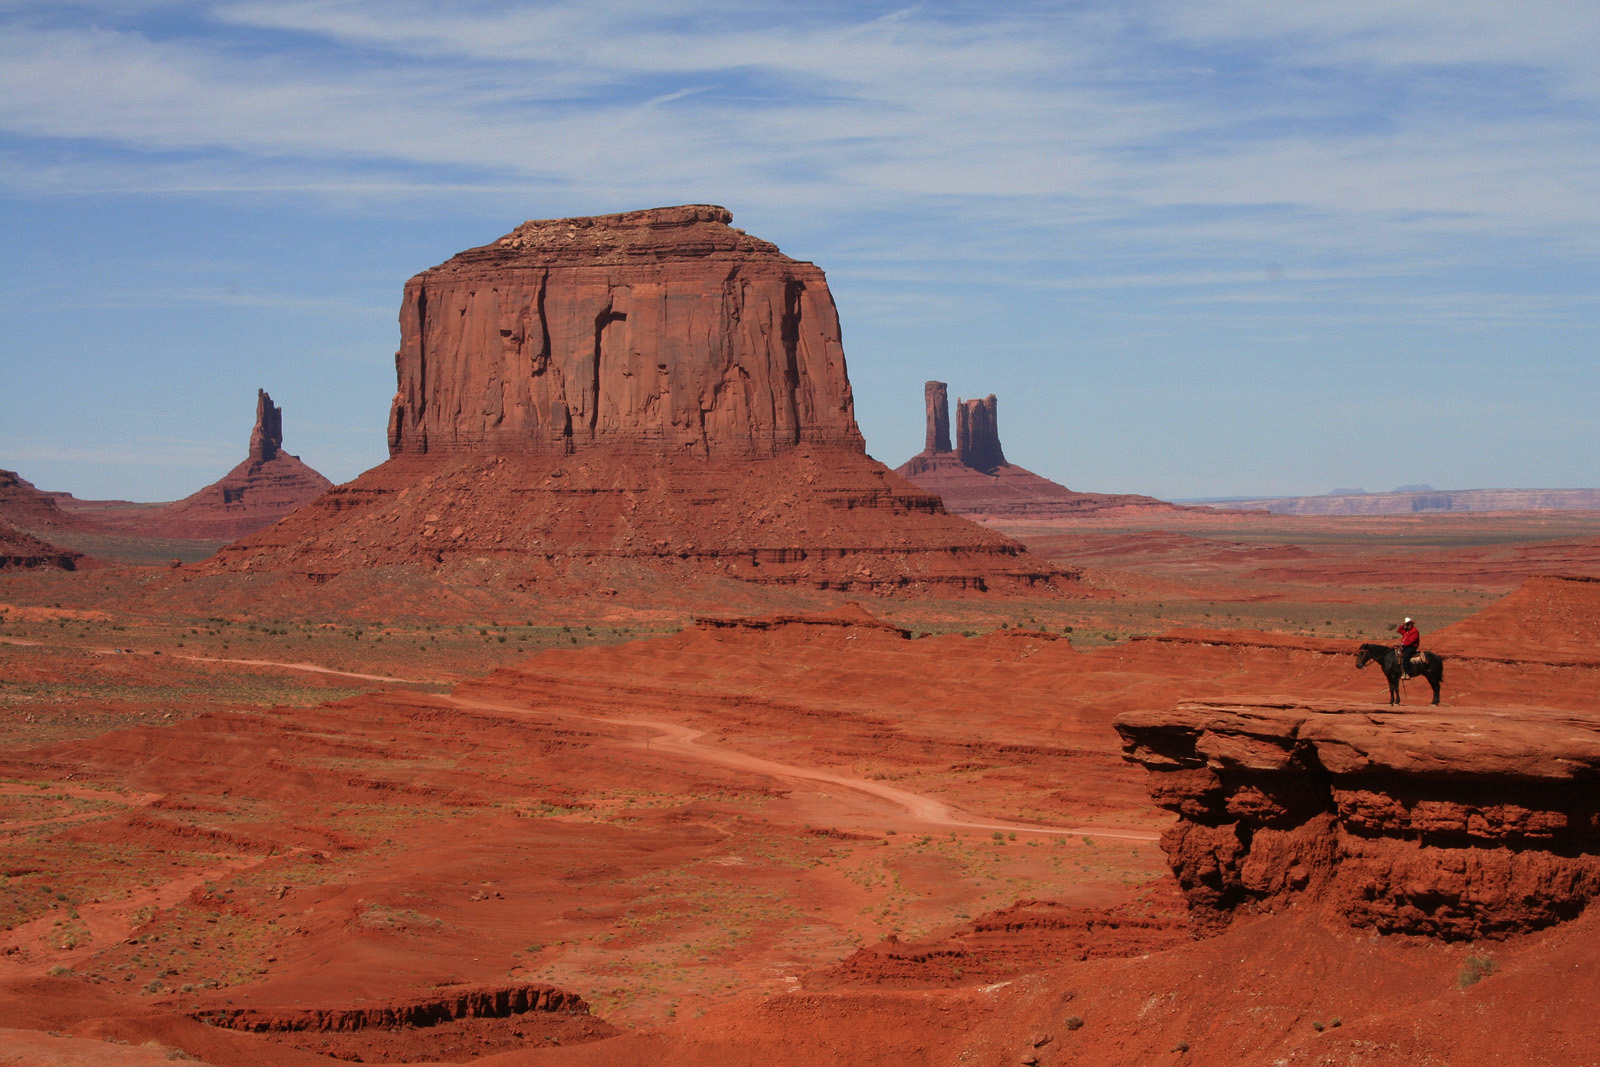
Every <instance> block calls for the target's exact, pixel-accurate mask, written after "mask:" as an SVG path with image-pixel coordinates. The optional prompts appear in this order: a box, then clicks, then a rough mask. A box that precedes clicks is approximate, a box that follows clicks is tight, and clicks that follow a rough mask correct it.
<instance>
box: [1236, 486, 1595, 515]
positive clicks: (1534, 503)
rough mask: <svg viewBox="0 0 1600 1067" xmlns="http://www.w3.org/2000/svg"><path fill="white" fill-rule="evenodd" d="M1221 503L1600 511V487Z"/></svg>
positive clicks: (1364, 511)
mask: <svg viewBox="0 0 1600 1067" xmlns="http://www.w3.org/2000/svg"><path fill="white" fill-rule="evenodd" d="M1211 506H1212V507H1217V508H1226V509H1230V510H1231V509H1236V508H1237V509H1244V510H1249V511H1261V510H1266V511H1270V512H1272V513H1274V514H1277V515H1413V514H1424V513H1436V512H1445V511H1567V510H1577V511H1600V489H1413V488H1410V487H1406V486H1402V487H1401V488H1399V489H1396V490H1395V491H1394V492H1392V493H1368V492H1364V491H1363V490H1360V489H1336V490H1334V491H1333V492H1331V493H1326V494H1324V495H1322V496H1291V497H1263V498H1261V499H1257V500H1227V501H1218V502H1215V503H1213V504H1212V505H1211Z"/></svg>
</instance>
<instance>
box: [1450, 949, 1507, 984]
mask: <svg viewBox="0 0 1600 1067" xmlns="http://www.w3.org/2000/svg"><path fill="white" fill-rule="evenodd" d="M1499 969H1500V965H1499V964H1498V963H1496V962H1495V959H1494V957H1493V956H1486V955H1483V954H1481V953H1474V954H1472V955H1471V956H1468V957H1467V960H1466V962H1465V963H1463V964H1462V965H1461V973H1460V974H1459V975H1457V976H1456V988H1457V989H1465V988H1467V986H1469V985H1476V984H1477V983H1478V982H1480V981H1482V980H1483V979H1485V978H1487V977H1489V976H1490V975H1491V974H1493V973H1494V972H1495V971H1497V970H1499Z"/></svg>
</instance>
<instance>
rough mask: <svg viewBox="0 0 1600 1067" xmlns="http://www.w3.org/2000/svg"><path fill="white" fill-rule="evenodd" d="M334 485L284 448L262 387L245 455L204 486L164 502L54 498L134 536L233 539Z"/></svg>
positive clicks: (277, 411) (279, 417)
mask: <svg viewBox="0 0 1600 1067" xmlns="http://www.w3.org/2000/svg"><path fill="white" fill-rule="evenodd" d="M332 486H333V483H332V482H331V481H329V480H328V479H327V478H324V477H323V476H322V475H321V474H318V473H317V472H316V471H314V470H312V469H311V468H310V467H308V466H307V465H306V464H304V463H302V462H301V461H300V458H299V457H298V456H291V455H290V454H289V453H287V452H285V451H283V409H282V408H280V407H278V406H277V405H276V404H274V403H273V402H272V397H271V396H269V395H267V391H266V390H265V389H257V390H256V421H255V425H254V426H253V427H251V430H250V452H249V455H247V456H246V457H245V458H244V460H243V461H242V462H240V463H239V465H238V466H236V467H234V468H233V469H232V470H231V471H229V472H228V473H227V474H225V475H223V476H222V478H221V479H220V480H218V481H215V482H213V483H211V484H210V485H208V486H206V487H205V488H204V489H201V490H199V491H198V492H195V493H191V494H190V495H188V496H186V497H184V498H183V499H182V500H176V501H173V502H172V503H170V504H166V505H152V504H132V503H128V502H127V501H120V500H115V501H113V500H77V499H75V498H73V497H71V496H69V495H66V494H61V495H58V496H57V499H58V500H60V501H61V504H62V506H63V507H64V508H65V509H67V510H69V511H70V512H73V513H75V514H76V515H78V516H80V517H81V518H83V519H85V520H89V521H92V522H93V523H94V524H95V525H96V526H98V527H102V528H104V529H109V530H115V531H120V532H123V533H128V534H133V535H134V536H138V537H152V538H174V539H178V540H198V541H234V540H237V539H239V538H241V537H244V536H245V535H247V534H252V533H255V532H256V531H257V530H260V529H263V528H265V527H267V526H271V525H272V524H273V523H275V522H277V521H278V520H279V519H282V518H283V517H284V516H285V515H288V514H289V513H290V512H293V511H294V510H296V509H297V508H300V507H301V506H303V505H304V504H306V503H307V502H308V501H311V500H314V499H316V498H317V497H319V496H321V495H322V494H323V493H324V492H325V491H327V490H328V489H329V488H331V487H332Z"/></svg>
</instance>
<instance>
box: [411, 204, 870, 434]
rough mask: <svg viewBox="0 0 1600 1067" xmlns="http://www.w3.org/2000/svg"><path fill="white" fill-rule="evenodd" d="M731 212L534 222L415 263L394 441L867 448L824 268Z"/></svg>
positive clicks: (698, 209) (709, 209) (658, 212)
mask: <svg viewBox="0 0 1600 1067" xmlns="http://www.w3.org/2000/svg"><path fill="white" fill-rule="evenodd" d="M732 219H733V216H732V215H731V214H730V213H729V212H728V210H727V209H726V208H721V207H714V206H710V205H704V204H699V205H688V206H684V207H673V208H657V209H653V210H648V211H632V212H628V213H625V214H621V215H604V216H598V217H593V218H574V219H552V220H542V221H530V222H525V223H523V224H522V225H521V226H519V227H517V228H516V229H515V230H513V231H512V232H511V233H509V234H507V235H506V236H504V237H502V238H500V239H499V240H498V241H495V242H494V243H492V244H489V245H485V246H483V247H481V248H474V249H470V250H468V251H466V252H462V253H461V254H460V255H457V256H455V257H453V258H452V259H450V260H449V261H447V262H445V263H443V264H441V265H439V266H437V267H434V268H433V269H431V270H427V271H423V272H422V273H421V274H418V275H417V276H416V277H414V278H412V279H411V280H410V281H409V282H407V283H406V287H405V296H404V299H403V301H402V304H401V309H400V350H399V352H398V353H397V354H396V356H395V369H396V376H397V377H398V379H399V390H398V392H397V393H396V394H395V398H394V402H393V405H392V407H391V411H390V416H389V452H390V455H421V454H424V453H432V454H439V453H458V452H473V453H483V452H494V453H501V454H505V453H518V452H526V453H553V454H558V455H559V454H571V453H573V452H575V451H577V450H579V449H582V448H587V447H592V446H598V445H605V446H609V447H610V448H611V449H613V450H626V451H638V452H645V453H649V454H660V453H681V452H684V451H688V452H692V453H694V454H697V455H711V454H718V455H735V456H769V455H773V454H775V453H778V452H782V451H786V450H790V449H793V448H796V447H798V446H800V445H802V444H806V445H812V446H816V445H826V446H834V447H838V448H843V449H847V450H851V451H855V452H862V451H864V445H863V442H862V438H861V432H860V431H859V430H858V429H857V428H856V421H855V412H854V402H853V400H852V398H851V394H850V383H849V380H848V379H847V377H846V375H845V363H844V349H843V346H842V345H841V343H840V337H839V318H838V313H837V312H836V311H835V309H834V304H833V297H832V295H831V294H830V293H829V292H828V285H827V281H826V280H825V279H824V277H823V274H822V271H820V270H818V269H817V268H816V267H815V266H814V265H813V264H810V263H802V262H799V261H797V260H793V259H790V258H789V257H787V256H785V255H783V254H782V253H781V252H779V251H778V249H777V247H776V246H775V245H772V244H769V243H768V242H766V241H762V240H758V239H757V238H754V237H751V236H749V235H748V234H746V233H744V232H743V231H742V230H737V229H734V228H733V227H732V226H730V225H729V223H730V222H731V221H732Z"/></svg>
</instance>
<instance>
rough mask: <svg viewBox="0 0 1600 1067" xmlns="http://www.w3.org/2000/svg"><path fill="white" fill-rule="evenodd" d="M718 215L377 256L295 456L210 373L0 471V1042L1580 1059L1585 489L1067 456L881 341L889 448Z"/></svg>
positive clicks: (1588, 871) (1586, 964) (288, 1057)
mask: <svg viewBox="0 0 1600 1067" xmlns="http://www.w3.org/2000/svg"><path fill="white" fill-rule="evenodd" d="M731 218H732V216H731V214H730V213H729V212H728V211H726V210H725V209H723V208H719V207H715V206H713V205H684V206H680V207H675V208H661V209H651V210H646V211H640V212H630V213H626V214H623V215H613V216H597V217H593V218H580V219H565V220H542V221H537V220H536V221H530V222H527V223H524V224H523V225H521V226H519V227H517V228H516V229H515V230H513V231H512V232H511V233H509V234H507V235H505V236H504V237H502V238H500V239H499V240H497V241H494V242H492V243H491V244H489V245H484V246H482V247H479V248H475V249H469V250H468V251H466V252H463V253H461V254H459V255H458V256H456V257H453V258H452V259H451V260H449V261H447V262H446V263H444V264H441V265H439V266H438V267H435V268H432V269H430V270H427V271H424V272H422V273H421V274H418V275H416V276H415V277H413V278H412V279H411V280H410V281H409V282H408V283H406V286H405V290H404V297H403V302H402V307H401V314H400V327H401V330H400V332H401V346H400V351H399V354H398V356H397V359H396V368H397V385H398V389H397V392H396V394H395V398H394V401H393V404H392V408H391V414H390V419H389V427H388V443H389V451H390V459H389V460H388V461H386V462H385V463H383V464H381V465H379V466H378V467H375V468H373V469H372V470H370V471H367V472H366V473H364V474H362V475H360V476H359V477H357V478H356V479H354V480H352V481H350V482H348V483H345V484H343V485H338V486H333V487H331V488H329V487H326V486H325V485H324V484H323V483H322V482H320V481H318V479H320V477H321V476H320V475H316V472H314V471H310V470H309V468H304V467H303V465H297V464H299V461H298V460H294V457H293V456H289V455H287V454H286V453H283V452H282V445H283V425H282V422H283V420H282V418H281V412H280V411H279V409H278V408H277V407H276V406H275V405H274V404H273V402H272V401H271V399H270V397H268V395H267V394H266V393H265V392H261V393H259V394H258V399H257V416H256V425H255V428H254V430H253V431H252V433H251V437H250V454H249V458H248V459H247V460H246V461H245V462H244V463H241V464H240V465H239V466H238V467H237V468H235V469H234V470H233V471H231V472H229V474H228V475H226V476H225V477H224V479H223V480H222V481H220V482H218V483H217V484H216V485H214V486H212V487H208V489H206V490H202V491H200V492H198V493H196V494H195V495H194V496H193V497H190V498H186V499H185V500H184V501H179V502H175V503H174V504H171V505H164V506H155V505H138V504H130V503H129V502H127V501H73V500H71V499H69V498H67V497H65V496H62V495H60V494H51V493H49V492H47V491H41V490H39V489H37V488H35V487H33V486H32V485H31V484H29V483H27V482H26V480H25V479H23V478H21V477H19V476H17V475H16V474H14V473H13V472H0V505H4V509H3V511H0V519H3V520H4V521H5V522H6V523H7V526H6V528H4V529H0V540H3V543H0V548H3V549H4V552H3V553H0V560H4V561H6V563H7V566H5V567H3V568H0V742H3V744H0V1064H17V1065H87V1064H95V1065H100V1064H106V1065H113V1067H115V1065H122V1064H129V1065H133V1064H152V1063H165V1062H169V1061H190V1062H200V1063H206V1064H214V1065H218V1067H253V1065H263V1067H266V1065H280V1064H281V1065H288V1067H309V1065H314V1064H324V1065H326V1064H333V1063H338V1062H364V1063H390V1064H398V1063H428V1064H444V1063H450V1064H463V1063H471V1064H478V1065H483V1067H489V1065H500V1067H534V1065H544V1064H551V1065H567V1064H572V1065H579V1064H682V1065H696V1067H700V1065H705V1067H721V1065H734V1064H762V1065H797V1067H798V1065H801V1064H805V1065H811V1064H818V1063H827V1064H851V1065H864V1067H874V1065H889V1064H896V1065H899V1064H927V1065H930V1067H931V1065H946V1064H950V1065H956V1064H973V1065H978V1064H982V1065H1001V1064H1019V1065H1022V1067H1038V1065H1045V1067H1050V1065H1057V1064H1060V1065H1066V1064H1084V1065H1096V1067H1110V1065H1122V1064H1127V1065H1133V1064H1139V1065H1144V1064H1150V1063H1174V1064H1196V1065H1208V1067H1209V1065H1217V1067H1221V1065H1234V1064H1250V1065H1256V1064H1259V1065H1262V1067H1266V1065H1273V1067H1276V1065H1278V1064H1464V1063H1469V1062H1470V1063H1474V1064H1519V1065H1521V1064H1550V1065H1556V1064H1560V1065H1572V1064H1584V1063H1600V1035H1597V1033H1596V1031H1595V1029H1594V1027H1593V1024H1592V1022H1591V1020H1590V1018H1589V1015H1590V1013H1589V1011H1588V1010H1587V1006H1588V1004H1590V1003H1591V1002H1592V1001H1593V1000H1594V999H1595V997H1596V996H1597V995H1600V968H1597V967H1596V966H1595V964H1594V953H1593V949H1592V945H1593V941H1594V936H1595V933H1596V923H1600V917H1596V916H1593V915H1590V914H1588V912H1587V907H1588V905H1589V903H1590V901H1591V900H1592V899H1593V898H1594V896H1595V895H1596V894H1597V893H1600V708H1597V706H1596V699H1595V694H1596V692H1597V688H1600V687H1597V681H1600V677H1597V676H1600V655H1597V654H1596V635H1597V634H1600V512H1593V511H1580V510H1547V511H1523V512H1493V513H1485V512H1444V513H1438V512H1418V513H1413V514H1403V515H1284V514H1271V513H1268V512H1266V511H1259V510H1231V511H1229V510H1213V509H1209V508H1179V507H1175V506H1173V505H1170V504H1166V503H1163V502H1161V501H1156V500H1152V499H1150V498H1148V497H1138V496H1133V495H1109V494H1083V493H1074V492H1072V491H1071V490H1068V489H1066V488H1065V487H1062V486H1059V485H1055V484H1054V483H1048V482H1044V481H1043V480H1042V479H1039V478H1038V477H1037V476H1035V475H1032V474H1031V473H1029V472H1027V471H1026V470H1024V469H1022V468H1019V467H1014V466H1012V465H1011V464H1009V463H1007V462H1006V460H1005V458H1004V455H1003V453H1002V451H1001V448H1000V443H999V437H998V430H997V416H996V412H997V410H998V409H997V405H996V401H995V398H994V397H992V396H991V397H988V398H986V399H985V400H983V401H965V402H963V407H962V408H961V409H960V414H959V419H958V435H957V438H956V441H955V442H954V443H952V442H951V441H950V439H949V433H948V428H949V420H948V413H947V412H945V411H944V408H945V405H946V402H947V398H946V397H945V394H944V387H943V386H942V385H940V383H935V382H930V383H928V385H927V387H926V390H925V399H926V401H927V414H928V429H929V432H928V449H927V450H926V453H925V454H924V455H923V456H922V457H920V458H921V459H922V460H924V461H925V462H923V463H920V464H908V466H907V467H906V468H902V469H905V470H910V468H911V467H912V466H919V467H920V468H922V473H923V474H928V475H930V476H931V477H935V478H945V479H946V481H945V482H944V483H943V487H942V488H929V485H927V484H923V483H920V482H917V481H916V480H915V479H914V478H912V477H910V475H909V474H908V476H907V477H902V476H901V475H899V474H896V473H895V472H893V471H891V470H890V469H889V467H887V466H886V465H885V464H883V463H880V462H878V461H877V460H876V459H874V458H873V457H872V456H870V455H868V453H867V451H866V444H865V441H864V439H863V437H862V435H861V433H860V430H859V428H858V427H857V425H856V422H855V416H854V408H853V395H852V392H851V387H850V384H849V381H848V377H847V375H846V372H845V365H844V356H843V348H842V345H841V342H840V332H839V323H838V319H837V313H836V311H835V309H834V307H833V303H832V299H831V297H830V296H829V294H828V290H827V284H826V281H825V279H824V277H823V275H822V272H821V271H820V270H819V269H818V268H816V267H815V266H814V265H812V264H809V263H804V262H799V261H796V260H791V259H789V258H788V257H786V256H783V255H782V254H781V253H780V252H779V251H778V250H777V249H776V248H775V247H774V246H772V245H770V244H768V243H767V242H764V241H761V240H759V239H756V238H753V237H751V236H750V235H748V234H745V233H743V231H740V230H737V229H734V228H733V227H732V226H731V225H730V223H731ZM936 387H937V388H936ZM374 429H376V428H374ZM289 460H294V463H289ZM302 490H304V491H305V495H304V496H303V497H302V496H298V495H297V494H299V493H301V491H302ZM963 492H967V493H968V495H967V496H966V498H965V499H966V501H967V506H963V505H962V493H963ZM974 501H977V503H974ZM268 505H270V507H269V506H268ZM280 505H281V506H280ZM980 505H981V506H980ZM986 508H987V509H988V510H986ZM241 524H243V525H244V526H248V527H249V530H250V532H247V533H244V534H243V535H242V536H241V534H240V531H241V529H242V528H243V527H242V526H241ZM12 527H15V529H13V528H12ZM1404 616H1411V617H1414V618H1416V619H1417V620H1418V621H1419V623H1420V624H1421V626H1422V629H1423V632H1424V638H1423V640H1424V648H1425V649H1426V650H1428V651H1430V652H1432V653H1434V654H1436V655H1440V656H1443V657H1444V667H1443V678H1442V684H1441V691H1440V700H1439V702H1438V703H1437V705H1435V703H1433V702H1432V696H1433V694H1432V692H1431V690H1430V687H1429V686H1428V685H1427V684H1426V683H1424V682H1423V681H1421V680H1412V681H1409V682H1402V683H1399V687H1398V693H1397V696H1398V704H1394V703H1391V696H1390V690H1389V685H1388V683H1387V682H1386V681H1385V679H1384V677H1383V674H1382V672H1381V668H1380V667H1379V666H1375V665H1368V666H1366V667H1364V668H1363V667H1362V665H1361V664H1362V659H1363V658H1362V657H1361V656H1359V655H1358V652H1359V651H1360V649H1361V646H1362V645H1363V643H1368V642H1371V643H1376V644H1377V645H1378V646H1380V647H1379V648H1378V651H1379V652H1380V653H1381V652H1382V651H1383V648H1382V647H1381V646H1384V645H1387V644H1392V642H1393V635H1394V629H1395V624H1396V623H1397V622H1398V621H1399V619H1400V618H1402V617H1404Z"/></svg>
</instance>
